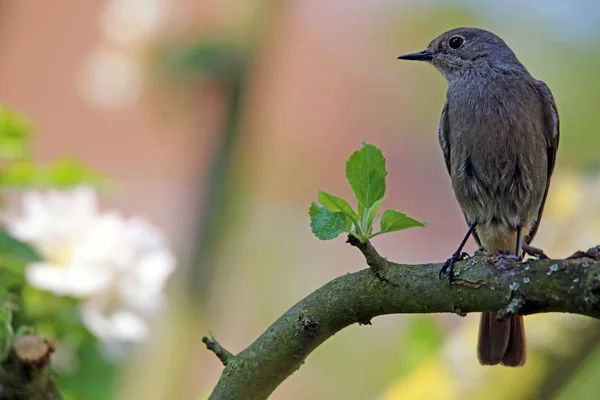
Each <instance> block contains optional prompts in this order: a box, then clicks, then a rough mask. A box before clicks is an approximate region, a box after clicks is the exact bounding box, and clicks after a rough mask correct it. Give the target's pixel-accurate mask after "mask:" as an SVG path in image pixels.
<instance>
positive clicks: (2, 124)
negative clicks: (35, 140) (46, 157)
mask: <svg viewBox="0 0 600 400" xmlns="http://www.w3.org/2000/svg"><path fill="white" fill-rule="evenodd" d="M29 131H30V125H29V123H28V122H27V121H25V119H23V118H22V117H20V116H18V115H17V114H15V113H13V112H11V111H9V110H8V109H6V108H5V107H2V106H0V157H1V158H4V159H8V160H15V159H19V158H23V157H26V156H28V155H29V146H28V145H27V143H28V140H29V138H30V135H29Z"/></svg>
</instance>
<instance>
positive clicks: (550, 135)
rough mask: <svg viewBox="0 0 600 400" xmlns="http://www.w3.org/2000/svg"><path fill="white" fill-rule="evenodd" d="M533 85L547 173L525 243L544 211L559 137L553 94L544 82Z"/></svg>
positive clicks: (536, 82) (537, 225)
mask: <svg viewBox="0 0 600 400" xmlns="http://www.w3.org/2000/svg"><path fill="white" fill-rule="evenodd" d="M534 86H535V89H536V91H537V93H538V96H539V98H540V101H541V103H542V111H543V113H544V114H543V118H544V135H545V136H546V152H547V158H548V170H547V171H548V174H547V179H546V190H545V191H544V197H543V199H542V204H541V205H540V210H539V211H538V216H537V219H536V221H535V223H534V224H533V227H532V228H531V230H530V231H529V234H528V235H527V238H525V243H527V244H530V243H531V241H532V240H533V237H534V236H535V234H536V233H537V230H538V227H539V225H540V219H541V218H542V213H543V212H544V204H545V203H546V196H547V195H548V188H549V187H550V178H551V177H552V172H553V171H554V164H555V162H556V151H557V150H558V141H559V138H560V119H559V117H558V109H557V108H556V103H555V102H554V96H552V92H551V91H550V88H549V87H548V86H546V84H545V83H544V82H542V81H535V85H534Z"/></svg>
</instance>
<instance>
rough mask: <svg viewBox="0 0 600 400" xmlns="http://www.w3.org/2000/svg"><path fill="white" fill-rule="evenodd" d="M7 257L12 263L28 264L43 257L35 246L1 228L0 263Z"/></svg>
mask: <svg viewBox="0 0 600 400" xmlns="http://www.w3.org/2000/svg"><path fill="white" fill-rule="evenodd" d="M6 259H8V260H10V261H11V262H12V263H18V264H21V265H26V264H29V263H31V262H34V261H40V260H41V259H42V258H41V257H40V255H39V254H38V253H37V251H35V250H34V249H33V247H31V246H30V245H28V244H27V243H25V242H22V241H20V240H19V239H17V238H15V237H13V236H12V235H11V234H10V233H8V232H7V231H6V230H4V229H1V228H0V263H4V261H6Z"/></svg>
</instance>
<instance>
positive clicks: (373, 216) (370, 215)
mask: <svg viewBox="0 0 600 400" xmlns="http://www.w3.org/2000/svg"><path fill="white" fill-rule="evenodd" d="M381 203H383V197H382V198H381V199H379V200H377V201H376V202H375V203H373V205H372V206H371V208H369V211H368V214H367V226H368V227H369V228H371V227H372V225H373V222H375V219H376V217H377V211H379V207H381Z"/></svg>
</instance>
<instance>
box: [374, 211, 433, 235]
mask: <svg viewBox="0 0 600 400" xmlns="http://www.w3.org/2000/svg"><path fill="white" fill-rule="evenodd" d="M427 225H428V223H427V222H421V221H417V220H416V219H414V218H411V217H409V216H408V215H406V214H404V213H401V212H400V211H396V210H385V211H384V212H383V214H382V215H381V233H385V232H393V231H401V230H402V229H408V228H414V227H416V226H420V227H422V228H424V227H426V226H427Z"/></svg>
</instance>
